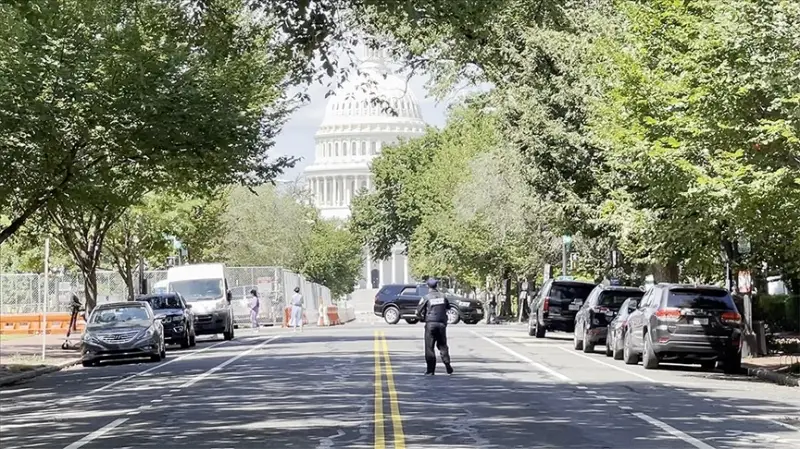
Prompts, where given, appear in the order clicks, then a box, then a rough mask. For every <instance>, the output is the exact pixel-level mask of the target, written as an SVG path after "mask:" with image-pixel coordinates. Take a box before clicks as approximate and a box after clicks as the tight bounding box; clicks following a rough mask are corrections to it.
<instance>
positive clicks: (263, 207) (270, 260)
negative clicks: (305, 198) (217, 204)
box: [223, 184, 316, 267]
mask: <svg viewBox="0 0 800 449" xmlns="http://www.w3.org/2000/svg"><path fill="white" fill-rule="evenodd" d="M315 213H316V212H315V211H314V209H313V208H312V207H311V206H309V205H307V204H305V203H303V202H302V201H301V198H300V197H298V196H297V195H295V194H291V193H289V192H281V191H280V190H279V188H277V187H275V186H273V185H270V184H266V185H263V186H260V187H256V188H254V189H252V191H251V190H249V189H247V188H244V187H238V188H235V189H233V190H232V191H231V193H230V200H229V205H228V209H227V211H226V212H225V215H224V223H225V225H226V227H227V232H226V233H225V237H224V244H223V247H224V258H225V260H226V261H227V262H228V263H229V264H231V265H236V266H263V265H269V266H283V267H291V266H296V265H298V264H299V263H300V262H299V260H300V258H301V247H302V244H303V241H304V240H305V239H308V238H309V235H310V234H311V228H312V225H313V223H314V217H315Z"/></svg>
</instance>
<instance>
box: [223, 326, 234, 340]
mask: <svg viewBox="0 0 800 449" xmlns="http://www.w3.org/2000/svg"><path fill="white" fill-rule="evenodd" d="M233 337H234V333H233V327H231V330H230V332H224V331H223V332H222V338H223V339H224V340H225V341H231V340H233Z"/></svg>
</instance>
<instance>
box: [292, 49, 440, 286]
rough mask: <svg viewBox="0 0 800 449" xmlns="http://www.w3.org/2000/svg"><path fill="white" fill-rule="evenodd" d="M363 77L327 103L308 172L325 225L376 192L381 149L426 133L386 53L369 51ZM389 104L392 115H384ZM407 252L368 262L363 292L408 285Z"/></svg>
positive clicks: (398, 248)
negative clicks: (375, 165) (359, 197)
mask: <svg viewBox="0 0 800 449" xmlns="http://www.w3.org/2000/svg"><path fill="white" fill-rule="evenodd" d="M359 71H360V72H361V73H362V75H361V76H354V77H352V79H350V80H348V81H347V82H346V83H345V84H344V85H343V86H342V87H341V88H339V89H338V90H337V92H336V93H335V94H334V96H333V97H332V98H331V99H330V100H329V101H328V106H327V108H326V111H325V118H324V119H323V120H322V124H321V125H320V127H319V129H318V130H317V133H316V135H315V141H316V145H315V152H314V162H313V164H312V165H310V166H308V167H307V168H306V169H305V177H306V186H307V187H308V189H309V190H310V191H311V193H312V194H313V197H314V202H315V205H316V207H317V208H318V209H319V211H320V214H321V216H322V217H323V218H326V219H346V218H347V217H349V216H350V203H351V201H352V199H353V197H354V196H355V195H356V194H357V193H358V191H359V190H361V189H367V190H370V189H372V175H371V173H370V169H369V168H370V162H371V161H372V159H373V158H374V157H375V156H377V155H379V154H380V153H381V150H382V149H383V147H385V146H387V145H391V144H393V143H395V142H397V140H398V139H400V138H405V139H409V138H414V137H419V136H421V135H423V134H424V132H425V122H424V121H423V120H422V114H421V111H420V107H419V104H418V103H417V99H416V97H415V96H414V94H413V93H412V92H411V90H410V88H409V87H408V86H407V83H406V81H405V80H403V79H401V78H400V77H398V76H396V75H394V74H393V73H392V71H391V69H390V68H389V66H388V65H387V58H386V53H385V51H381V50H366V51H365V53H364V58H363V61H362V62H361V65H360V66H359ZM375 99H377V100H380V101H379V102H375V101H373V100H375ZM387 103H388V105H389V106H391V108H392V110H393V111H394V114H392V113H391V112H389V111H387V110H385V109H386V106H387ZM403 249H404V248H403V247H402V246H400V245H397V246H396V247H395V248H394V251H393V252H394V254H393V255H392V256H391V257H390V258H389V259H388V260H384V261H373V260H369V258H368V257H367V261H366V263H365V266H364V276H363V277H364V282H362V283H361V285H360V287H361V288H379V287H380V286H382V285H384V284H390V283H406V282H410V281H411V277H410V274H409V270H408V259H407V257H406V256H405V255H404V254H403ZM367 280H369V283H367Z"/></svg>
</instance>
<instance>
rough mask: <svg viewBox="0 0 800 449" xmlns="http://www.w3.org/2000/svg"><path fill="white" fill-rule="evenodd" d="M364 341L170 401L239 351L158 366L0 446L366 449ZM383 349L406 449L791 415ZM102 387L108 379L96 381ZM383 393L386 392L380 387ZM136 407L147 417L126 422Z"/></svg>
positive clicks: (13, 429)
mask: <svg viewBox="0 0 800 449" xmlns="http://www.w3.org/2000/svg"><path fill="white" fill-rule="evenodd" d="M322 340H324V342H325V343H327V345H325V348H326V350H328V351H329V352H328V353H325V354H320V353H319V345H310V344H308V343H312V342H319V341H322ZM364 340H372V338H371V337H364V338H359V337H342V338H331V337H323V336H312V335H303V336H296V337H295V336H292V339H291V340H289V339H287V341H281V340H277V341H275V342H274V343H275V345H274V347H273V344H272V343H270V345H268V346H266V347H265V348H264V350H263V351H256V352H254V353H253V354H252V355H248V356H247V357H243V358H241V359H239V360H238V361H236V362H235V363H232V364H230V365H229V366H227V367H226V368H225V369H224V370H221V371H218V372H215V373H213V374H212V375H209V376H208V377H205V378H203V379H202V380H200V381H199V382H198V383H196V384H194V385H192V386H189V387H185V388H182V387H181V385H183V384H184V383H185V382H187V380H189V379H191V375H193V374H201V373H204V372H207V371H208V370H209V369H210V368H211V367H214V366H217V365H218V364H221V363H223V362H225V361H226V360H229V359H230V358H231V356H232V354H236V351H237V350H238V351H241V349H242V348H241V347H238V348H237V347H236V346H231V347H228V346H221V347H219V348H213V349H211V350H208V351H207V352H206V353H204V354H203V356H202V358H199V359H198V360H197V361H195V362H194V363H196V364H190V363H189V362H186V363H183V362H180V363H174V364H172V365H168V366H165V367H163V369H160V370H158V372H157V374H153V375H152V376H151V375H145V376H139V377H136V378H134V379H131V380H130V381H128V382H126V383H125V384H124V386H120V387H118V388H110V389H108V390H105V391H103V392H101V393H99V394H97V395H95V396H93V397H92V398H91V399H89V400H85V401H78V400H76V401H74V402H72V403H70V404H69V405H68V406H67V407H64V408H62V409H60V410H52V411H51V412H49V414H44V415H43V414H39V415H31V414H28V415H26V414H25V413H24V411H22V410H20V411H17V412H14V413H11V414H9V415H6V413H5V411H4V412H3V422H2V425H3V431H2V432H0V435H1V436H0V446H2V447H3V448H4V449H13V448H61V447H65V446H67V445H68V444H70V443H72V442H74V441H76V440H77V439H79V438H81V437H83V436H84V435H86V434H88V433H90V432H93V431H95V430H97V429H98V428H100V427H102V426H104V425H106V424H108V423H111V422H112V421H114V420H115V419H119V418H127V421H125V422H124V423H122V424H120V425H119V427H117V428H115V429H114V430H113V431H111V432H109V433H108V434H107V435H106V436H104V437H101V438H99V439H98V440H96V441H95V442H93V443H90V444H88V445H86V446H84V447H85V448H86V449H92V448H123V447H135V448H159V449H160V448H165V447H166V448H193V449H205V448H208V449H220V448H227V447H230V448H236V449H246V448H253V449H255V448H259V449H263V448H265V447H267V448H299V449H311V448H317V447H334V446H335V447H345V448H373V447H374V445H373V431H374V427H373V423H372V417H373V411H374V410H373V404H374V399H373V394H374V386H373V385H374V379H375V373H374V364H375V360H374V357H373V354H372V352H371V351H369V350H368V351H364V349H365V345H364V342H363V341H364ZM387 340H388V344H389V347H390V348H392V349H391V362H392V367H393V372H394V375H393V380H394V383H395V385H396V391H397V395H398V402H399V407H400V411H401V414H402V425H403V429H404V433H405V440H406V445H407V446H408V447H409V448H411V447H424V448H456V447H457V448H482V449H509V448H550V449H560V448H572V449H588V448H592V449H599V448H604V447H606V448H617V449H632V448H648V449H651V448H664V449H680V448H684V447H686V448H688V447H689V446H688V445H686V443H684V442H681V441H679V440H677V439H675V438H674V437H672V436H670V435H669V434H667V433H666V432H664V431H663V430H661V429H659V428H657V427H655V426H653V425H652V424H650V423H647V422H645V421H644V420H642V419H641V418H639V417H636V416H634V415H633V414H631V412H626V411H624V410H623V409H621V408H620V406H623V407H631V411H635V412H641V413H644V414H647V415H648V416H650V417H653V418H656V419H658V420H661V421H663V422H666V423H668V424H669V425H671V426H674V427H677V428H680V430H682V431H683V432H687V433H690V434H692V435H693V436H694V437H695V438H700V439H703V440H704V441H708V442H711V443H710V444H712V445H713V447H715V448H717V449H729V448H734V447H737V448H739V447H742V444H743V443H746V442H747V441H748V438H750V436H749V435H750V434H753V433H758V432H763V431H764V429H765V426H767V425H769V423H766V422H764V421H760V420H757V419H752V418H750V419H748V418H747V417H743V416H741V413H739V412H736V410H739V409H743V408H745V409H746V408H750V409H765V410H769V413H771V414H776V415H777V414H796V413H797V410H794V409H791V408H790V407H787V406H786V405H785V404H782V403H775V402H770V401H766V400H742V399H736V398H725V399H718V400H715V402H707V401H704V400H702V399H701V398H699V397H698V395H702V394H703V393H704V392H705V390H703V389H692V388H680V389H676V388H674V387H666V386H661V385H656V384H652V383H643V382H636V381H627V380H626V381H619V382H609V383H596V384H583V386H584V387H585V388H584V389H577V388H576V387H575V386H572V385H568V384H563V383H555V382H553V381H551V380H550V379H545V378H541V377H540V376H539V375H538V374H537V373H535V372H533V371H531V370H529V369H527V368H526V365H525V364H522V363H515V362H510V361H509V360H508V358H504V357H502V356H498V355H496V354H480V356H470V355H463V354H458V353H455V352H454V363H455V366H456V368H457V370H458V371H457V372H456V374H455V375H453V376H443V375H437V376H435V377H432V378H431V377H423V376H422V375H420V372H421V370H423V369H424V367H423V361H422V358H421V354H419V353H417V352H416V349H417V348H415V347H410V346H409V345H406V346H404V349H396V348H394V347H393V345H392V342H397V341H401V340H405V339H404V338H393V337H391V336H387ZM417 340H418V339H417ZM359 341H361V343H360V344H358V345H353V344H350V343H355V342H359ZM371 347H372V346H371V345H370V346H369V348H370V349H371ZM283 351H290V353H284V352H283ZM495 357H497V358H495ZM200 362H202V364H200ZM440 369H441V367H440ZM114 374H116V375H117V376H119V373H109V375H111V376H113V375H114ZM85 375H86V371H82V370H78V371H76V372H75V373H72V374H67V375H65V376H63V377H64V382H66V383H71V382H74V383H75V385H76V386H79V385H80V384H81V380H82V376H85ZM187 376H188V377H187ZM154 377H156V378H157V381H155V382H154V379H153V378H154ZM106 381H108V379H106ZM383 383H384V387H386V380H385V379H384V381H383ZM62 387H63V385H62ZM62 387H56V386H53V387H52V388H51V389H50V390H48V389H47V388H44V389H40V388H37V389H35V390H34V389H25V388H21V389H18V391H17V392H16V393H15V396H14V401H15V402H19V401H22V402H25V401H29V402H35V401H42V400H46V399H47V397H48V395H50V394H54V392H55V391H56V390H57V388H62ZM176 390H177V391H176ZM383 397H384V403H385V404H386V408H385V415H386V421H385V429H386V432H387V441H391V436H392V429H393V426H392V420H391V418H390V408H389V405H388V404H389V403H390V394H389V392H388V390H385V391H384V393H383ZM3 400H4V401H5V400H6V397H5V396H3ZM140 405H146V406H148V407H150V408H146V409H138V408H137V407H139V406H140ZM136 411H138V414H135V415H128V413H129V412H136ZM769 431H770V434H771V435H774V436H776V437H781V436H782V435H786V434H789V433H790V432H791V430H790V429H786V428H782V427H780V426H777V425H772V427H769ZM753 438H755V437H753ZM773 443H774V442H771V441H770V440H769V439H766V437H761V439H760V440H758V439H756V440H753V445H752V446H751V447H754V448H763V447H779V446H776V445H774V444H773ZM786 447H789V446H786Z"/></svg>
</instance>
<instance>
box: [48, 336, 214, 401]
mask: <svg viewBox="0 0 800 449" xmlns="http://www.w3.org/2000/svg"><path fill="white" fill-rule="evenodd" d="M225 343H228V342H227V341H221V342H219V343H214V344H213V345H211V346H206V347H204V348H202V349H198V350H196V351H192V352H190V353H187V354H183V355H181V356H180V357H178V358H175V359H170V360H167V361H166V362H164V363H159V364H158V365H156V366H154V367H152V368H148V369H146V370H144V371H139V372H138V373H134V374H131V375H130V376H126V377H123V378H122V379H119V380H116V381H114V382H111V383H110V384H107V385H103V386H102V387H99V388H95V389H94V390H92V391H90V392H88V393H86V394H84V395H81V396H79V397H77V398H70V399H62V400H61V401H59V402H58V403H57V404H56V406H57V407H59V406H63V405H69V404H73V403H74V402H75V400H76V399H77V400H78V401H80V400H84V399H88V398H89V397H91V396H93V395H95V394H97V393H100V392H102V391H105V390H108V389H109V388H113V387H115V386H117V385H119V384H121V383H125V382H127V381H129V380H131V379H134V378H136V377H139V376H143V375H145V374H148V373H151V372H153V371H155V370H157V369H159V368H163V367H165V366H167V365H170V364H172V363H175V362H178V361H181V360H185V359H187V358H189V357H192V356H194V355H197V354H200V353H203V352H205V351H208V350H209V349H213V348H215V347H217V346H219V345H222V344H225Z"/></svg>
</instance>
